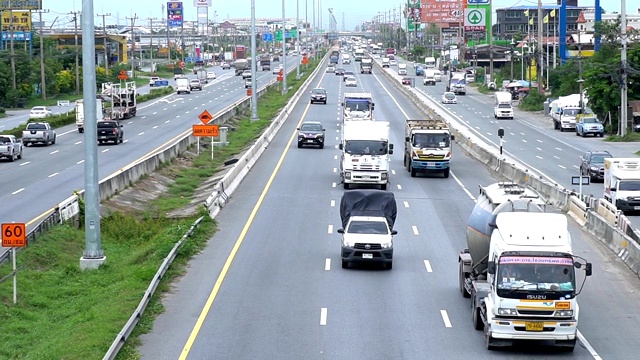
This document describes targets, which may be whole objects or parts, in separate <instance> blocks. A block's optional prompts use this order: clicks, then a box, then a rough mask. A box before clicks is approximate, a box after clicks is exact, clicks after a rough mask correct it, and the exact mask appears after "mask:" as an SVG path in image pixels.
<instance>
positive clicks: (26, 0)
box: [0, 0, 42, 10]
mask: <svg viewBox="0 0 640 360" xmlns="http://www.w3.org/2000/svg"><path fill="white" fill-rule="evenodd" d="M9 9H11V10H42V0H0V10H9Z"/></svg>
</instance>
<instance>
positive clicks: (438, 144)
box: [412, 133, 450, 149]
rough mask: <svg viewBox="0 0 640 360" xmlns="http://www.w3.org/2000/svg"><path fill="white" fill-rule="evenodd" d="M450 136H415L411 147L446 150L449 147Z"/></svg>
mask: <svg viewBox="0 0 640 360" xmlns="http://www.w3.org/2000/svg"><path fill="white" fill-rule="evenodd" d="M449 139H450V136H449V134H447V133H444V134H415V135H413V143H412V145H413V146H414V147H417V148H421V149H424V148H446V147H449V144H450V142H449Z"/></svg>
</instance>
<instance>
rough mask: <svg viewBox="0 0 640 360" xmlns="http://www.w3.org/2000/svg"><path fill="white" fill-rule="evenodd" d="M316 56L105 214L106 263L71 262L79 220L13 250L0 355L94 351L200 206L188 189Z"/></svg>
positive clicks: (279, 102)
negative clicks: (158, 185)
mask: <svg viewBox="0 0 640 360" xmlns="http://www.w3.org/2000/svg"><path fill="white" fill-rule="evenodd" d="M315 65H316V64H309V68H308V69H305V70H304V75H303V76H302V77H301V79H300V80H296V79H295V72H294V73H293V74H290V75H289V76H288V78H287V81H288V85H289V86H290V87H291V90H290V91H289V92H288V94H287V95H286V96H283V95H281V93H280V91H278V90H277V89H272V90H270V91H268V92H267V93H266V94H265V95H264V96H263V97H261V98H260V100H259V102H258V115H259V118H260V120H259V121H255V122H251V121H249V115H250V114H245V115H244V116H242V117H238V118H237V119H232V122H231V123H232V126H233V127H234V128H235V131H231V132H230V133H229V136H228V141H229V145H228V146H226V147H223V148H222V147H220V148H216V149H215V151H214V160H213V161H212V160H211V154H210V152H208V151H206V149H205V148H203V146H206V145H207V142H206V141H202V142H201V143H200V144H201V149H200V155H196V151H195V149H191V150H190V151H189V152H187V153H186V154H184V155H182V156H181V157H180V158H178V159H176V160H175V161H173V162H172V163H171V164H167V165H166V166H164V167H163V168H162V169H160V170H159V173H160V174H162V176H164V177H167V178H170V179H171V183H170V184H169V185H168V188H167V190H166V191H163V192H162V195H160V196H158V197H156V198H154V199H151V200H148V201H147V202H144V204H143V206H142V208H143V209H144V210H130V209H129V210H126V209H124V210H114V209H111V211H110V213H105V214H104V216H103V217H102V221H101V227H102V232H101V238H102V246H103V249H104V251H105V254H106V256H107V263H106V265H104V266H102V267H101V268H100V269H99V270H96V271H86V272H82V271H80V270H79V264H78V263H79V258H80V256H81V255H82V251H83V249H84V229H76V228H74V227H72V226H70V225H60V226H57V227H55V228H53V229H52V230H51V231H49V232H48V233H46V234H44V235H43V236H41V237H39V238H38V239H37V241H36V242H34V243H32V244H30V246H29V247H28V248H26V249H24V250H23V251H20V252H18V257H17V259H18V267H19V269H20V271H19V273H18V304H17V305H13V302H12V283H11V281H10V280H9V281H5V282H3V283H0V303H1V304H0V331H1V333H2V337H3V340H2V346H1V347H0V358H2V359H67V360H72V359H83V360H84V359H100V358H102V356H103V355H104V354H105V352H106V351H107V349H108V348H109V346H110V345H111V342H112V341H113V340H114V338H115V336H116V335H117V334H118V332H119V331H120V330H121V329H122V327H123V326H124V324H125V323H126V321H127V320H128V318H129V316H130V315H131V313H132V312H133V310H134V309H135V308H136V307H137V306H138V303H139V302H140V299H141V298H142V294H143V293H144V291H145V290H146V288H147V286H148V285H149V282H150V281H151V279H152V277H153V275H154V274H155V272H156V271H157V269H158V267H159V266H160V264H161V262H162V260H163V259H164V257H165V256H166V255H167V254H168V253H169V251H170V250H171V248H172V247H173V246H174V244H175V243H176V242H177V241H178V240H179V239H180V238H181V237H182V236H183V235H184V233H185V232H186V231H187V230H188V228H189V227H190V225H191V224H192V223H193V222H194V221H195V219H197V218H198V217H199V216H201V215H203V214H205V212H204V209H202V208H201V205H193V203H192V200H193V198H194V196H195V195H196V193H197V191H196V190H197V189H200V187H201V186H202V184H203V183H205V182H206V180H208V179H209V178H211V177H212V176H215V174H216V172H218V171H219V169H220V167H221V166H222V165H223V163H224V162H225V161H226V160H228V159H230V158H234V157H236V156H239V155H240V154H241V153H242V152H243V151H244V150H245V149H246V148H248V147H249V146H250V145H251V144H252V143H253V142H254V140H255V139H256V138H257V137H259V136H260V134H261V133H262V132H263V130H264V129H265V128H266V127H267V126H268V125H269V124H270V123H271V119H273V118H274V117H275V116H276V115H277V114H278V112H279V111H280V109H281V108H282V107H284V105H285V104H286V103H287V102H288V101H289V99H290V98H291V97H292V96H293V95H294V94H295V92H296V91H297V90H298V89H299V87H300V86H301V85H302V83H303V82H304V81H305V80H306V78H307V77H308V76H309V75H310V73H311V72H312V71H313V69H314V67H315ZM185 164H188V166H185ZM143 181H144V180H143ZM136 186H137V185H134V186H133V189H132V190H133V191H135V187H136ZM189 206H192V207H194V209H195V210H194V211H191V212H190V213H189V214H187V215H183V216H180V217H178V216H170V215H169V216H168V215H167V214H172V213H176V212H179V210H180V209H181V208H185V207H189ZM103 207H104V206H103ZM215 230H216V224H215V221H213V220H211V219H209V218H208V217H205V221H203V222H202V223H201V225H200V227H198V228H197V229H196V230H195V232H194V234H193V235H192V237H190V238H189V239H188V240H187V241H186V243H185V244H184V245H183V247H182V248H181V249H180V251H179V253H178V256H177V257H176V260H175V261H174V264H173V265H172V267H171V269H170V270H169V272H168V273H167V274H166V275H165V277H164V280H163V282H162V284H161V285H160V287H159V288H158V292H156V295H155V296H154V298H153V300H152V301H151V303H150V304H149V307H148V308H147V312H146V313H145V316H144V317H143V318H142V319H141V322H140V323H139V325H138V327H137V328H136V330H135V331H134V333H133V334H132V337H131V338H130V339H129V341H128V342H127V344H125V346H124V348H123V349H122V350H121V352H120V355H119V357H118V358H119V359H137V358H139V354H138V353H137V350H136V346H137V345H138V336H139V335H140V334H141V333H144V332H147V331H149V330H150V329H151V325H152V323H153V319H154V318H155V317H156V316H157V315H158V314H159V313H161V312H162V311H163V308H162V304H161V303H160V302H159V301H158V298H159V295H161V293H163V292H166V291H168V290H169V286H168V284H169V282H170V281H171V280H173V279H175V277H176V276H178V275H180V274H182V273H183V272H184V271H185V264H186V263H187V261H188V260H189V259H190V258H191V257H192V256H193V255H195V254H197V253H198V252H199V251H200V250H201V249H202V248H203V247H204V246H205V245H206V243H207V241H208V240H209V239H210V238H211V236H212V235H213V234H214V233H215ZM10 272H11V267H10V264H8V263H5V264H3V265H1V266H0V278H2V277H3V276H5V275H7V274H9V273H10Z"/></svg>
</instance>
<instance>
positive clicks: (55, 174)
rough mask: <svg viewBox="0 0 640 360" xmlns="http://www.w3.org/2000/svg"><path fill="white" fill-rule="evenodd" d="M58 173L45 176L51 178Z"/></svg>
mask: <svg viewBox="0 0 640 360" xmlns="http://www.w3.org/2000/svg"><path fill="white" fill-rule="evenodd" d="M58 174H59V173H53V174H51V175H49V176H47V177H50V178H52V177H54V176H56V175H58Z"/></svg>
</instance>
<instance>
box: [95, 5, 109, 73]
mask: <svg viewBox="0 0 640 360" xmlns="http://www.w3.org/2000/svg"><path fill="white" fill-rule="evenodd" d="M97 16H101V17H102V35H103V38H102V44H103V46H104V72H105V73H106V74H107V78H109V79H110V78H111V77H110V76H109V53H110V52H111V51H109V48H108V47H107V23H106V20H105V17H107V16H111V13H106V14H98V15H97Z"/></svg>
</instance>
